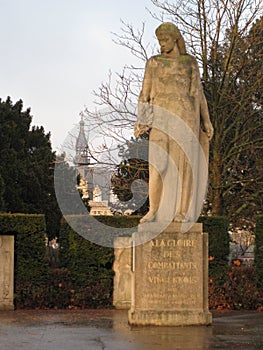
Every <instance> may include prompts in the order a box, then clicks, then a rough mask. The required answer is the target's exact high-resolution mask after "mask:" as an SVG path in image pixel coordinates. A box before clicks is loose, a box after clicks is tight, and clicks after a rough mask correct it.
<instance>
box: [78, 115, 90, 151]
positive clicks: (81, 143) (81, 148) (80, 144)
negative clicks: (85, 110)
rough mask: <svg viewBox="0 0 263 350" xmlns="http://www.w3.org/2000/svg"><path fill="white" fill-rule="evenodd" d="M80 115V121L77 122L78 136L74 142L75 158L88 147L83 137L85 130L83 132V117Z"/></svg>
mask: <svg viewBox="0 0 263 350" xmlns="http://www.w3.org/2000/svg"><path fill="white" fill-rule="evenodd" d="M80 115H81V120H80V122H79V135H78V137H77V142H76V156H77V155H80V154H81V153H83V151H84V150H85V149H86V148H87V147H88V142H87V139H86V136H85V130H84V120H83V115H82V114H80Z"/></svg>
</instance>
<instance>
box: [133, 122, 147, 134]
mask: <svg viewBox="0 0 263 350" xmlns="http://www.w3.org/2000/svg"><path fill="white" fill-rule="evenodd" d="M148 130H149V126H147V125H143V124H139V123H135V125H134V136H135V137H136V138H138V137H140V136H142V135H143V134H145V133H146V132H147V131H148Z"/></svg>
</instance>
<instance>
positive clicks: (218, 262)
mask: <svg viewBox="0 0 263 350" xmlns="http://www.w3.org/2000/svg"><path fill="white" fill-rule="evenodd" d="M198 221H199V222H202V223H203V231H204V232H208V239H209V252H208V256H209V276H210V277H211V278H213V277H216V280H217V282H218V283H223V282H224V279H225V274H226V271H227V269H228V256H229V253H230V250H229V243H230V237H229V233H228V220H227V218H225V217H207V216H206V217H204V216H202V217H200V218H199V220H198Z"/></svg>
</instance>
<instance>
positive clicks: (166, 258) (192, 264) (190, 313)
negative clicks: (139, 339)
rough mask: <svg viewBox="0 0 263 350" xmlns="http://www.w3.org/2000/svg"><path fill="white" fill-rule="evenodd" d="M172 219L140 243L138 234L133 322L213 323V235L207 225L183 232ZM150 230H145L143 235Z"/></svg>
mask: <svg viewBox="0 0 263 350" xmlns="http://www.w3.org/2000/svg"><path fill="white" fill-rule="evenodd" d="M180 227H181V225H180V224H175V223H173V224H172V225H170V226H169V227H168V228H167V229H165V230H164V231H163V232H162V233H160V234H159V235H158V236H157V237H155V238H153V239H151V240H149V241H148V242H146V243H144V244H137V242H136V237H137V236H138V234H135V235H134V237H133V239H134V244H133V247H134V248H133V251H132V256H133V264H132V271H133V272H132V281H131V282H132V288H131V289H132V294H131V297H132V298H131V299H132V302H131V309H130V310H129V313H128V319H129V323H130V324H131V325H137V326H147V325H154V326H187V325H188V326H190V325H209V324H211V322H212V315H211V314H210V312H209V310H208V236H207V234H205V233H203V232H202V224H193V225H192V227H191V228H190V229H189V231H188V232H186V233H181V231H180ZM143 235H145V237H147V236H149V232H140V239H141V238H144V237H143Z"/></svg>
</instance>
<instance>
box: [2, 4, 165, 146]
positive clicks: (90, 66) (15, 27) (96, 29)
mask: <svg viewBox="0 0 263 350" xmlns="http://www.w3.org/2000/svg"><path fill="white" fill-rule="evenodd" d="M146 7H148V8H151V1H150V0H133V1H123V0H107V1H105V0H45V1H43V0H0V37H1V40H0V42H1V54H0V69H1V74H0V97H1V99H3V100H5V99H6V97H7V96H10V97H11V99H12V101H13V102H16V101H17V100H18V99H22V100H23V102H24V108H25V109H26V108H28V107H30V108H31V114H32V115H33V122H32V125H38V126H40V125H43V126H44V128H45V131H46V132H48V131H50V132H51V140H52V146H53V148H54V149H55V150H56V149H57V148H58V147H59V146H60V145H61V144H63V142H64V139H65V137H66V135H67V133H68V132H69V131H70V130H71V129H72V128H73V127H74V125H76V124H77V123H78V122H79V119H80V117H79V113H80V112H81V111H82V110H83V109H84V108H85V106H88V107H90V108H92V103H93V100H94V96H93V95H92V91H93V90H97V89H98V87H99V86H100V83H101V82H102V81H106V80H107V76H108V72H109V70H110V69H111V70H112V71H113V72H115V71H120V70H121V69H122V67H123V66H124V65H125V64H129V63H131V62H132V59H133V58H132V56H131V55H130V54H129V52H128V50H125V49H124V48H122V47H118V46H116V44H114V43H113V41H112V39H113V35H112V33H111V32H120V27H121V23H120V19H123V20H124V21H126V22H129V23H132V24H134V25H135V27H140V25H141V23H142V22H143V21H144V22H145V23H146V36H147V38H149V40H152V41H153V42H154V40H155V39H154V35H153V34H154V30H155V28H156V26H158V23H157V22H156V21H155V20H153V19H152V18H151V16H150V15H149V14H148V12H147V11H146V9H145V8H146Z"/></svg>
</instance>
